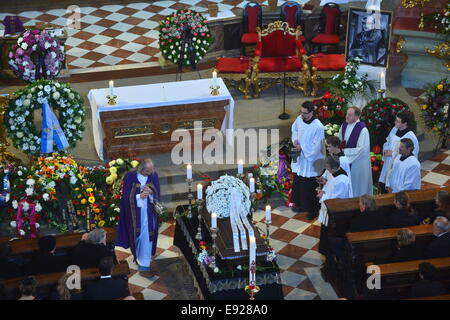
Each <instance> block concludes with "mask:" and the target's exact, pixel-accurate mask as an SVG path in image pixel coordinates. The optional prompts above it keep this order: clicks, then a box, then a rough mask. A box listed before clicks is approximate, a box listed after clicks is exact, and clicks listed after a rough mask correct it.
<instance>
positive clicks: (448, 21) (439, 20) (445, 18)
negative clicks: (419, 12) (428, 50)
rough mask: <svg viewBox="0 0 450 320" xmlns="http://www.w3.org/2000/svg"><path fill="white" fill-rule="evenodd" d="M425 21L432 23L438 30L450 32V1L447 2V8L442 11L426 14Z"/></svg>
mask: <svg viewBox="0 0 450 320" xmlns="http://www.w3.org/2000/svg"><path fill="white" fill-rule="evenodd" d="M425 22H426V23H427V24H429V25H431V26H432V27H433V28H434V29H436V31H437V32H439V33H442V34H445V35H449V34H450V1H449V2H447V8H445V9H444V10H443V11H442V12H435V13H433V14H430V15H427V16H425Z"/></svg>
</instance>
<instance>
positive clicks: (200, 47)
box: [159, 10, 214, 66]
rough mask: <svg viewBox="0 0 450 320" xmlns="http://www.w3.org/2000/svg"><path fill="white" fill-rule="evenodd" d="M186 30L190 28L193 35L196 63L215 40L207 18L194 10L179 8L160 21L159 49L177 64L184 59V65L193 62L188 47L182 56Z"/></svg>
mask: <svg viewBox="0 0 450 320" xmlns="http://www.w3.org/2000/svg"><path fill="white" fill-rule="evenodd" d="M185 30H189V31H190V33H191V36H192V49H193V52H194V61H195V63H198V62H199V61H200V60H201V59H202V58H203V57H204V55H205V54H206V52H208V50H209V48H210V46H211V44H212V43H213V41H214V40H213V37H212V36H211V32H210V31H209V28H208V25H207V21H206V19H205V18H204V17H203V16H202V15H201V14H200V13H198V12H196V11H194V10H178V11H177V12H174V13H173V14H171V15H169V16H167V17H166V18H164V19H163V20H162V21H160V23H159V49H160V51H161V53H162V55H163V56H164V58H165V59H167V60H169V61H171V62H173V63H175V64H178V63H180V60H183V65H184V66H186V65H190V64H191V62H190V61H189V59H188V55H187V54H188V52H187V51H188V49H187V48H186V49H184V50H185V51H184V56H183V57H181V56H180V55H181V45H182V43H183V42H184V40H185V39H183V35H184V33H185ZM186 43H187V42H186Z"/></svg>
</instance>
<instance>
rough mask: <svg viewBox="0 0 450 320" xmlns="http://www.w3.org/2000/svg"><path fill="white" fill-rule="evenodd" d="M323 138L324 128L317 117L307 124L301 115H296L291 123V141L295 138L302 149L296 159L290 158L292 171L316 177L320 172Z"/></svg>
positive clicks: (322, 157)
mask: <svg viewBox="0 0 450 320" xmlns="http://www.w3.org/2000/svg"><path fill="white" fill-rule="evenodd" d="M324 139H325V129H324V127H323V125H322V123H321V122H320V121H319V120H318V119H314V120H313V121H312V122H311V123H310V124H307V123H305V122H304V121H303V119H302V117H301V116H298V117H297V119H296V120H295V122H294V123H293V124H292V142H294V141H295V140H297V141H298V143H299V144H300V146H301V147H302V150H301V152H300V156H299V157H298V158H297V159H292V164H291V168H292V172H295V173H296V174H297V175H299V176H302V177H305V178H311V177H317V176H319V175H320V174H321V173H322V171H323V166H324V163H323V159H324V158H325V152H324V143H323V141H324ZM294 160H295V162H294Z"/></svg>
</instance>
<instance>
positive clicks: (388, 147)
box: [379, 112, 419, 189]
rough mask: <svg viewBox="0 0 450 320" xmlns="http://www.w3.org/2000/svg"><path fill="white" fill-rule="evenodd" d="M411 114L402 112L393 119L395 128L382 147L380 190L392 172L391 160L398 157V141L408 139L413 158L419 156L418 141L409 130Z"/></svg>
mask: <svg viewBox="0 0 450 320" xmlns="http://www.w3.org/2000/svg"><path fill="white" fill-rule="evenodd" d="M410 121H411V113H409V112H402V113H399V114H397V116H396V117H395V127H394V128H392V130H391V132H390V133H389V136H388V137H387V138H386V142H385V143H384V145H383V162H384V164H383V169H381V173H380V179H379V181H380V184H381V188H382V189H385V188H384V184H386V180H387V179H388V178H389V176H390V174H391V170H392V165H393V163H394V162H393V161H392V160H393V159H395V158H396V157H397V155H398V149H399V146H400V139H402V138H408V139H411V140H412V142H413V144H414V150H413V156H415V157H416V158H418V155H419V141H418V140H417V137H416V135H415V134H414V132H413V131H412V130H411V127H410Z"/></svg>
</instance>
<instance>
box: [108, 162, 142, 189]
mask: <svg viewBox="0 0 450 320" xmlns="http://www.w3.org/2000/svg"><path fill="white" fill-rule="evenodd" d="M108 165H109V169H108V170H109V172H110V175H109V176H108V177H107V178H106V183H107V184H115V183H116V182H117V181H121V179H118V178H119V177H120V178H123V177H124V175H125V173H127V172H128V171H130V170H131V169H132V168H136V167H137V166H138V165H139V162H138V161H137V160H134V159H121V158H118V159H115V160H112V161H110V162H109V164H108Z"/></svg>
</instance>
